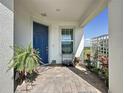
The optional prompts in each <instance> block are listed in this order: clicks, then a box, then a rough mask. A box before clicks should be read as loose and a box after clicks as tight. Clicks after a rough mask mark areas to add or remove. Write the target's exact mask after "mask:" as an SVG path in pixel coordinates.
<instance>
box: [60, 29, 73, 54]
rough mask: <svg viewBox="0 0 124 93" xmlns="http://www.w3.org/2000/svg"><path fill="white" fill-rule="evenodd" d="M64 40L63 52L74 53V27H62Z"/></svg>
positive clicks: (62, 42) (62, 44) (62, 41)
mask: <svg viewBox="0 0 124 93" xmlns="http://www.w3.org/2000/svg"><path fill="white" fill-rule="evenodd" d="M61 35H62V40H61V47H62V54H72V53H73V29H62V30H61Z"/></svg>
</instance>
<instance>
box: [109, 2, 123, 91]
mask: <svg viewBox="0 0 124 93" xmlns="http://www.w3.org/2000/svg"><path fill="white" fill-rule="evenodd" d="M108 7H109V93H123V0H110V2H109V3H108Z"/></svg>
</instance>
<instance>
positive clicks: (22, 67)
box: [9, 44, 41, 82]
mask: <svg viewBox="0 0 124 93" xmlns="http://www.w3.org/2000/svg"><path fill="white" fill-rule="evenodd" d="M40 60H41V58H40V57H39V52H38V51H37V50H35V49H33V48H32V47H31V44H30V45H28V47H27V48H21V47H17V46H15V47H14V56H13V58H12V59H11V60H10V62H9V69H11V68H14V71H15V72H17V73H18V74H19V75H18V76H19V77H18V79H17V80H19V81H21V82H22V81H23V80H25V81H26V79H27V76H28V75H31V74H32V73H33V72H36V68H37V67H38V66H39V63H40Z"/></svg>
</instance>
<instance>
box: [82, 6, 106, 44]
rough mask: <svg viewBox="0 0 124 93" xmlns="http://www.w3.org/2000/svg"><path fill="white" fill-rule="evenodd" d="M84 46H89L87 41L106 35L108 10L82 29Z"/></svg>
mask: <svg viewBox="0 0 124 93" xmlns="http://www.w3.org/2000/svg"><path fill="white" fill-rule="evenodd" d="M83 31H84V38H85V46H89V40H90V39H91V38H93V37H96V36H100V35H103V34H107V33H108V8H105V9H104V10H103V11H102V12H101V13H100V14H98V15H97V16H96V17H95V18H93V19H92V20H91V21H90V22H89V23H88V24H87V25H86V26H85V27H84V29H83Z"/></svg>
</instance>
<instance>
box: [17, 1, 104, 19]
mask: <svg viewBox="0 0 124 93" xmlns="http://www.w3.org/2000/svg"><path fill="white" fill-rule="evenodd" d="M15 1H17V2H16V3H19V4H22V5H23V6H24V7H25V8H26V9H28V10H29V11H30V12H31V13H32V14H33V15H37V16H41V15H40V14H41V13H46V15H47V16H46V18H47V19H50V20H62V21H80V20H84V19H85V18H86V17H88V16H89V15H90V13H91V12H92V11H94V10H96V8H98V7H97V6H99V5H100V3H101V2H102V1H104V0H15ZM56 10H58V11H56Z"/></svg>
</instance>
